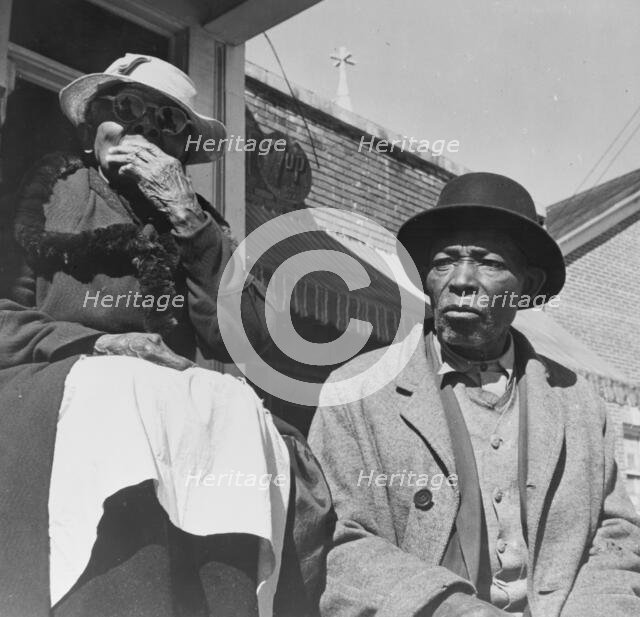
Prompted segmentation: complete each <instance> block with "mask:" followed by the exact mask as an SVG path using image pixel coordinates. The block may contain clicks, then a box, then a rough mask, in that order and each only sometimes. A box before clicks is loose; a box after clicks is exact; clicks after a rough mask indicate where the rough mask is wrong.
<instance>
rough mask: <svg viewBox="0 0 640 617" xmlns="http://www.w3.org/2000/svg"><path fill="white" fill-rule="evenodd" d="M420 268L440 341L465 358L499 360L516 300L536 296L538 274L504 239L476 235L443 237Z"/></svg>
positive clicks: (495, 235)
mask: <svg viewBox="0 0 640 617" xmlns="http://www.w3.org/2000/svg"><path fill="white" fill-rule="evenodd" d="M426 263H427V265H426V280H425V286H426V289H427V294H428V295H429V298H430V300H431V307H432V309H433V314H434V320H435V328H436V332H437V334H438V337H439V338H440V340H441V341H443V342H445V343H447V344H448V345H450V346H452V347H454V348H458V350H459V351H460V352H461V353H463V354H464V355H467V356H469V357H480V358H482V357H486V358H490V357H497V356H498V355H500V354H501V353H502V351H503V349H502V347H503V346H504V343H505V341H506V335H507V332H508V330H509V326H510V325H511V323H512V322H513V320H514V319H515V316H516V311H517V310H518V309H517V303H518V297H519V296H520V294H522V293H527V294H530V295H532V291H533V293H535V292H536V291H537V287H538V286H539V285H540V284H541V282H540V280H541V279H540V271H539V270H538V269H537V268H529V267H528V266H527V264H526V261H525V258H524V256H523V255H522V254H521V253H520V252H519V251H518V249H517V247H516V246H515V244H514V242H513V241H512V240H511V239H510V238H509V237H508V236H507V235H505V234H501V233H497V232H492V231H480V230H479V231H470V230H469V231H460V232H455V233H452V234H448V235H446V236H443V237H442V238H440V239H439V240H438V241H437V242H435V243H434V245H433V246H432V248H431V250H430V252H429V254H428V255H427V262H426ZM542 276H543V275H542ZM532 287H535V289H533V290H532V289H531V288H532ZM503 298H504V299H505V300H504V301H503Z"/></svg>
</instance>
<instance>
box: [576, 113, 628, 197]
mask: <svg viewBox="0 0 640 617" xmlns="http://www.w3.org/2000/svg"><path fill="white" fill-rule="evenodd" d="M638 113H640V105H638V107H636V110H635V111H634V112H633V113H632V114H631V117H630V118H629V119H628V120H627V122H626V123H625V125H624V126H623V127H622V128H621V129H620V131H619V132H618V134H617V135H616V136H615V137H614V138H613V140H612V141H611V143H610V144H609V146H608V147H607V149H606V150H605V151H604V153H603V154H602V156H601V157H600V158H599V159H598V160H597V161H596V163H595V165H594V166H593V167H592V168H591V169H590V170H589V171H588V172H587V175H586V176H585V177H584V178H583V180H582V182H581V183H580V184H579V185H578V187H577V188H576V190H575V191H574V192H573V194H574V195H576V194H577V193H579V192H580V189H581V188H582V187H583V186H584V185H585V184H586V182H587V180H588V178H589V176H590V175H591V174H592V173H593V172H594V171H595V170H596V169H597V168H598V165H600V163H602V161H603V160H604V159H605V157H606V156H607V154H609V152H611V150H612V149H613V147H614V146H615V144H616V142H617V141H618V139H620V137H621V136H622V134H623V133H624V132H625V131H626V130H627V128H628V127H629V126H630V124H631V123H632V122H633V120H634V119H635V117H636V116H637V115H638ZM637 130H638V129H637V128H636V129H635V131H634V132H633V135H635V133H636V132H637ZM629 141H630V140H627V141H626V142H625V146H626V144H627V143H629ZM623 148H624V146H623ZM618 154H620V151H618ZM616 157H617V155H616ZM614 160H615V158H614ZM610 167H611V163H609V166H608V167H607V168H606V169H605V171H604V172H603V173H602V175H601V176H600V178H602V176H604V174H605V173H606V172H607V171H608V170H609V168H610ZM600 178H598V180H596V182H594V184H593V186H595V185H596V184H598V181H599V180H600Z"/></svg>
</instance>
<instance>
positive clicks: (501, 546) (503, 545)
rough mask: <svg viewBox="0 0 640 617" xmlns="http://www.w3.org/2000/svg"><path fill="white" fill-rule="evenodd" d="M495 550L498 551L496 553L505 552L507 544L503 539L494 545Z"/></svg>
mask: <svg viewBox="0 0 640 617" xmlns="http://www.w3.org/2000/svg"><path fill="white" fill-rule="evenodd" d="M496 548H497V549H498V553H504V552H505V551H506V550H507V543H506V542H505V541H504V540H503V539H500V540H498V543H497V544H496Z"/></svg>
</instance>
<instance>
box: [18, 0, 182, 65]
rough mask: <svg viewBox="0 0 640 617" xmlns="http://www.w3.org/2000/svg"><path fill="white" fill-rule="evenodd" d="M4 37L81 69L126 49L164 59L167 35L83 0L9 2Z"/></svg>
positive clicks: (107, 60) (105, 62) (109, 59)
mask: <svg viewBox="0 0 640 617" xmlns="http://www.w3.org/2000/svg"><path fill="white" fill-rule="evenodd" d="M34 16H37V18H35V17H34ZM10 38H11V41H12V42H13V43H17V44H18V45H22V46H23V47H26V48H27V49H30V50H32V51H35V52H37V53H39V54H41V55H43V56H46V57H48V58H52V59H53V60H57V61H58V62H61V63H62V64H66V65H67V66H70V67H73V68H74V69H78V70H79V71H82V72H84V73H95V72H98V71H101V70H102V69H104V68H106V67H107V66H108V65H109V64H111V63H112V62H113V61H114V60H115V59H116V58H119V57H120V56H123V55H124V54H125V53H126V52H132V53H140V54H150V55H152V56H157V57H159V58H162V59H164V60H168V59H169V49H170V47H169V39H168V38H167V37H165V36H162V35H160V34H158V33H156V32H152V31H150V30H147V29H146V28H143V27H142V26H139V25H138V24H134V23H132V22H130V21H128V20H126V19H124V18H123V17H120V16H118V15H114V14H113V13H110V12H109V11H106V10H105V9H103V8H100V7H98V6H95V5H94V4H91V3H90V2H86V0H19V1H18V2H14V3H13V8H12V12H11V34H10Z"/></svg>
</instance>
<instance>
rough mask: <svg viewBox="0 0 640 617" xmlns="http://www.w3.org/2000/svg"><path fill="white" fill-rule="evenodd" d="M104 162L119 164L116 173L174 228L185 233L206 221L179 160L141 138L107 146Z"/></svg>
mask: <svg viewBox="0 0 640 617" xmlns="http://www.w3.org/2000/svg"><path fill="white" fill-rule="evenodd" d="M107 161H108V163H109V164H110V165H120V167H119V169H118V174H119V175H120V176H123V177H126V178H130V179H131V180H133V181H134V182H135V183H136V184H137V185H138V188H139V189H140V191H141V192H142V194H143V195H144V196H145V197H146V198H147V199H148V200H149V202H150V203H151V204H153V206H155V208H157V209H158V210H159V211H160V212H163V213H164V214H166V215H167V217H168V218H169V221H170V222H171V223H172V225H173V226H174V227H175V228H176V230H177V231H185V232H188V231H189V230H190V229H192V228H196V227H198V226H200V225H202V223H203V222H204V221H205V220H206V217H205V214H204V212H203V211H202V208H200V205H199V204H198V200H197V197H196V193H195V191H194V190H193V185H192V184H191V180H190V179H189V177H188V176H187V175H186V173H185V171H184V168H183V166H182V163H181V162H180V161H179V160H178V159H176V158H174V157H172V156H170V155H168V154H167V153H166V152H164V151H163V150H162V149H160V148H159V147H158V146H156V145H155V144H152V143H151V142H149V141H147V140H146V139H144V138H143V137H141V136H140V137H139V139H137V140H135V141H133V140H129V141H126V142H122V143H120V144H119V145H117V146H113V147H111V148H109V152H108V154H107Z"/></svg>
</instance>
